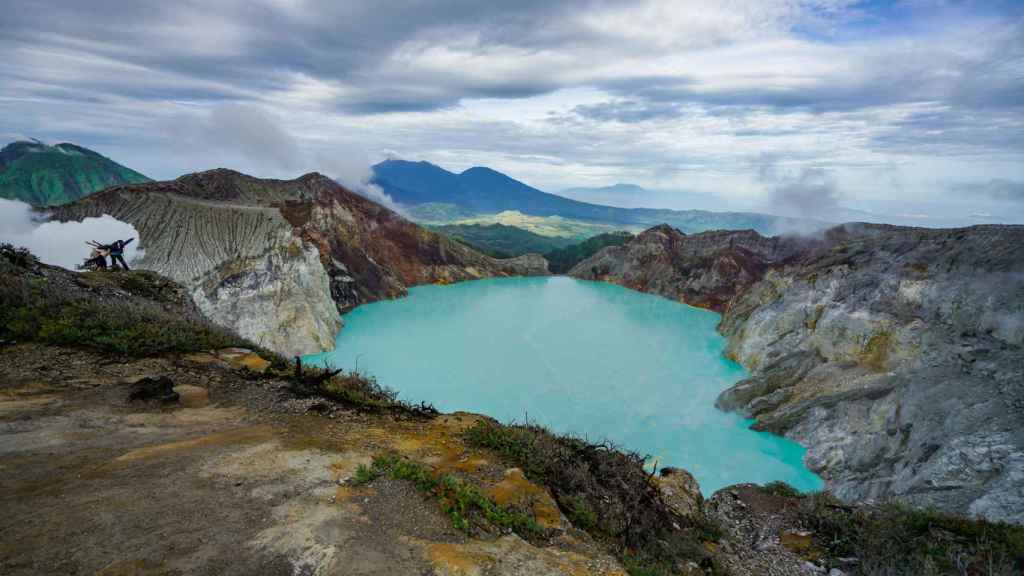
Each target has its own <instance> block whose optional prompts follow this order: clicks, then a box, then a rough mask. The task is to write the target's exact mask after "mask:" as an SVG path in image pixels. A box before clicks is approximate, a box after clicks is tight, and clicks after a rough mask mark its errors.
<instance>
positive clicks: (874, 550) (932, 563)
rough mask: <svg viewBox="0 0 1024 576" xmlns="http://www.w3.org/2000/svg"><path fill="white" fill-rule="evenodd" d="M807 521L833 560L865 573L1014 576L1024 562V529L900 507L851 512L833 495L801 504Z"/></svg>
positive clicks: (808, 498) (907, 575)
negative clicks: (854, 561) (846, 560)
mask: <svg viewBox="0 0 1024 576" xmlns="http://www.w3.org/2000/svg"><path fill="white" fill-rule="evenodd" d="M799 514H800V516H801V521H802V522H803V523H804V524H805V525H807V527H809V528H811V529H812V530H813V531H814V532H815V533H816V534H818V536H819V538H821V539H822V541H823V544H824V545H825V546H826V548H827V549H828V551H829V555H830V556H832V557H855V558H858V559H860V561H861V564H860V566H859V573H861V574H865V575H879V576H881V575H885V576H903V575H906V576H910V575H918V574H937V575H938V574H942V575H945V574H950V575H959V574H979V575H981V574H984V575H986V576H1011V575H1016V574H1018V573H1019V572H1018V571H1017V568H1015V565H1017V566H1019V565H1020V563H1021V562H1024V527H1021V526H1014V525H1011V524H1006V523H1001V522H989V521H985V520H980V519H972V518H966V517H964V516H957V515H953V514H945V513H940V512H936V511H933V510H917V509H912V508H909V507H907V506H903V505H899V504H893V503H889V504H884V505H877V506H864V507H861V508H851V507H848V506H845V505H843V504H842V503H840V502H839V501H838V500H836V499H835V497H833V496H832V495H830V494H827V493H823V494H812V495H810V496H807V497H805V498H802V499H801V501H800V503H799Z"/></svg>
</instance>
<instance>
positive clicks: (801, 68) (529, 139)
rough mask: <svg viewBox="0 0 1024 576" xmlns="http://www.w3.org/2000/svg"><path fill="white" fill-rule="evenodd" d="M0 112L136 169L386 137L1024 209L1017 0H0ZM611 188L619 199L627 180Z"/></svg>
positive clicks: (688, 188) (748, 190) (171, 168)
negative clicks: (0, 55)
mask: <svg viewBox="0 0 1024 576" xmlns="http://www.w3.org/2000/svg"><path fill="white" fill-rule="evenodd" d="M0 14H2V16H0V50H2V53H3V54H4V57H3V58H2V59H0V118H2V119H3V121H2V123H0V137H2V139H3V140H5V141H6V140H12V139H15V138H21V137H36V138H40V139H42V140H44V141H47V142H50V143H55V142H59V141H73V142H76V143H79V144H82V145H85V146H88V147H90V148H93V149H96V150H98V151H100V152H102V153H104V154H107V155H109V156H111V157H112V158H114V159H115V160H118V161H120V162H122V163H124V164H126V165H128V166H130V167H132V168H135V169H137V170H139V171H141V172H143V173H145V174H147V175H149V176H151V177H154V178H160V179H162V178H171V177H175V176H178V175H180V174H182V173H186V172H192V171H196V170H202V169H207V168H213V167H216V166H227V167H231V168H236V169H239V170H242V171H245V172H249V173H253V174H256V175H260V176H273V177H291V176H296V175H298V174H301V173H303V172H307V171H310V170H319V171H321V172H324V173H327V174H329V175H332V176H335V177H338V178H340V179H342V180H343V181H350V182H352V181H356V180H358V179H360V178H361V177H363V175H365V173H366V170H367V166H369V165H370V164H371V163H372V162H376V161H379V160H382V159H384V158H387V157H400V158H406V159H414V160H420V159H424V160H429V161H432V162H435V163H438V164H440V165H442V166H444V167H446V168H448V169H451V170H456V171H458V170H463V169H465V168H468V167H470V166H474V165H487V166H490V167H493V168H495V169H498V170H501V171H503V172H506V173H508V174H510V175H512V176H514V177H517V178H519V179H521V180H524V181H526V182H527V183H530V184H532V185H535V186H537V187H540V188H542V189H546V190H551V191H557V190H560V189H563V188H569V187H578V186H604V185H609V184H614V183H617V182H628V183H634V184H639V185H641V186H644V187H646V188H649V189H654V190H658V191H659V192H657V193H656V194H652V195H651V196H650V197H649V198H645V199H643V200H642V201H640V202H639V203H641V204H643V203H645V202H649V203H655V204H657V205H661V206H667V207H676V208H683V207H687V206H695V205H699V204H700V205H701V207H721V208H744V209H763V210H771V211H776V212H789V213H800V212H803V213H808V214H810V215H819V216H827V215H828V214H827V213H828V212H830V211H836V210H840V209H841V208H842V209H850V210H864V211H869V212H872V213H874V214H876V215H881V216H883V217H885V218H888V219H892V220H895V221H909V222H917V223H920V224H922V225H929V224H931V225H940V224H949V223H958V224H965V223H980V222H993V221H1004V222H1024V6H1022V3H1021V2H1020V1H1000V0H986V1H977V2H974V1H952V0H904V1H893V2H874V1H872V2H857V1H851V0H749V1H747V0H704V1H697V0H674V1H671V0H650V1H636V0H634V1H627V2H619V1H616V0H599V1H588V0H566V1H562V2H551V1H550V0H539V1H535V0H518V1H516V2H481V1H478V0H407V1H387V0H376V1H373V2H370V1H363V0H346V1H344V2H336V1H332V0H323V1H321V0H244V1H243V0H238V1H234V0H221V1H217V2H208V1H205V0H204V1H201V2H200V1H192V0H178V1H175V2H167V1H166V0H134V1H115V0H90V1H88V2H82V1H79V0H34V1H32V2H26V1H13V0H0ZM622 203H623V204H630V205H636V204H637V199H636V198H624V199H623V201H622Z"/></svg>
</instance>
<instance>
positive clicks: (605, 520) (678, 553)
mask: <svg viewBox="0 0 1024 576" xmlns="http://www.w3.org/2000/svg"><path fill="white" fill-rule="evenodd" d="M465 434H466V439H467V442H469V443H470V444H471V445H474V446H478V447H482V448H488V449H490V450H493V451H495V452H497V453H498V454H499V455H500V456H501V457H503V458H504V459H506V460H507V461H509V462H510V463H511V464H513V465H515V466H518V467H519V468H522V469H523V471H524V473H525V474H526V476H527V477H528V478H529V479H530V480H532V481H534V482H536V483H538V484H543V485H545V486H547V487H548V488H549V489H550V490H551V492H552V494H553V495H554V498H555V501H556V502H557V503H558V505H559V508H561V510H562V511H563V513H565V515H566V517H567V518H568V519H569V520H570V521H571V522H572V523H573V524H574V525H575V526H576V527H577V528H580V529H582V530H586V531H587V532H589V533H590V534H591V535H593V536H595V537H596V538H598V539H600V540H603V541H605V542H608V543H610V544H612V545H613V547H615V548H616V550H617V551H618V552H619V556H620V558H622V560H623V563H624V565H626V566H627V567H628V568H629V569H630V573H631V574H634V575H636V574H675V573H677V572H678V570H679V567H680V566H681V565H682V564H685V563H686V562H687V561H693V562H697V563H698V564H700V565H702V566H704V567H706V568H709V569H711V570H712V573H714V574H721V573H723V572H722V570H721V568H719V567H716V566H715V565H714V562H713V559H712V558H711V555H710V553H709V552H708V551H707V549H706V547H705V546H704V543H705V542H714V541H716V540H717V539H718V537H719V536H720V531H719V529H718V527H717V526H716V525H715V524H714V523H712V522H711V521H710V520H708V519H706V518H704V517H695V518H680V517H678V516H676V515H675V514H674V513H672V512H671V510H670V509H669V508H668V506H667V505H666V504H665V502H664V501H663V500H662V497H661V493H660V491H659V490H658V488H657V487H656V486H655V485H654V484H653V483H652V482H651V476H650V474H648V473H647V472H646V471H645V470H644V458H643V457H642V456H640V455H639V454H636V453H632V452H629V453H627V452H621V451H619V450H617V449H616V448H615V447H614V446H612V445H610V444H607V443H603V444H594V443H590V442H587V441H585V440H582V439H579V438H574V437H568V436H557V435H555V434H552V433H551V432H549V431H547V430H545V429H544V428H542V427H539V426H521V425H512V426H507V425H502V424H498V423H494V422H487V421H482V422H478V423H477V424H476V425H474V426H473V427H472V428H470V429H469V430H467V431H466V433H465Z"/></svg>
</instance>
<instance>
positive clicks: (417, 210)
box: [405, 202, 476, 224]
mask: <svg viewBox="0 0 1024 576" xmlns="http://www.w3.org/2000/svg"><path fill="white" fill-rule="evenodd" d="M405 213H406V215H408V217H409V218H411V219H412V220H414V221H416V222H420V223H423V224H434V223H437V224H443V223H445V222H454V221H455V220H460V219H463V218H472V217H473V216H475V215H476V214H475V213H474V212H473V211H471V210H467V209H465V208H462V207H460V206H458V205H456V204H445V203H443V202H426V203H423V204H416V205H415V206H408V207H406V209H405Z"/></svg>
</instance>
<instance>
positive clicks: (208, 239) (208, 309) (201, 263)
mask: <svg viewBox="0 0 1024 576" xmlns="http://www.w3.org/2000/svg"><path fill="white" fill-rule="evenodd" d="M100 214H110V215H112V216H114V217H115V218H118V219H120V220H123V221H125V222H128V223H130V224H132V225H134V226H135V227H136V228H137V229H138V230H139V234H140V236H141V238H140V239H139V242H140V247H141V248H143V249H144V250H145V255H144V256H143V257H142V259H141V260H140V261H139V262H138V263H137V265H138V266H139V267H140V268H145V269H150V270H155V271H157V272H159V273H161V274H163V275H166V276H168V277H170V278H172V279H174V280H176V281H178V282H180V283H182V284H184V285H185V286H187V287H188V289H189V290H190V291H191V292H192V297H193V299H194V300H195V301H196V303H197V304H198V305H199V307H200V309H201V310H202V311H203V313H204V314H206V315H207V316H208V317H210V318H211V319H212V320H214V321H215V322H217V323H219V324H221V325H224V326H227V327H229V328H232V329H233V330H235V331H237V332H238V333H239V334H241V335H243V336H245V337H247V338H249V339H251V340H253V341H254V342H257V343H259V344H262V345H263V346H266V347H267V348H270V349H272V350H275V351H278V352H281V353H283V354H288V355H291V354H305V353H310V352H317V351H322V350H330V349H331V348H332V347H333V345H334V337H335V335H336V333H337V331H338V330H339V329H340V327H341V324H342V320H341V318H340V316H339V312H345V311H347V310H349V309H351V308H352V307H354V306H357V305H359V304H362V303H366V302H372V301H375V300H380V299H382V298H395V297H398V296H402V295H404V294H405V292H406V290H407V288H408V287H409V286H414V285H416V284H423V283H430V282H450V281H458V280H466V279H471V278H483V277H489V276H502V275H525V274H544V273H547V263H546V262H545V261H544V260H543V258H540V257H537V256H526V257H521V258H517V259H513V260H496V259H493V258H489V257H487V256H484V255H482V254H479V253H477V252H475V251H473V250H472V249H469V248H467V247H465V246H462V245H460V244H457V243H454V242H452V241H450V240H448V239H447V238H445V237H442V236H440V235H437V234H434V233H431V232H429V231H427V230H424V229H422V228H420V227H419V226H417V225H415V224H413V223H411V222H408V221H407V220H405V219H403V218H402V217H401V216H399V215H397V214H395V213H394V212H392V211H390V210H388V209H386V208H384V207H382V206H380V205H377V204H375V203H373V202H371V201H370V200H367V199H365V198H363V197H361V196H359V195H357V194H355V193H353V192H350V191H348V190H346V189H345V188H343V187H341V186H339V185H338V184H337V183H335V182H334V181H332V180H330V179H329V178H327V177H325V176H322V175H319V174H307V175H306V176H303V177H301V178H297V179H295V180H290V181H282V180H265V179H259V178H253V177H250V176H246V175H244V174H239V173H237V172H233V171H230V170H223V169H221V170H211V171H208V172H202V173H197V174H189V175H186V176H182V177H181V178H178V179H177V180H173V181H169V182H154V183H149V184H139V185H132V186H118V187H114V188H110V189H107V190H104V191H102V192H100V193H97V194H94V195H92V196H90V197H88V198H85V199H83V200H81V201H79V202H76V203H74V204H71V205H68V206H62V207H60V208H57V209H54V210H53V216H54V217H56V218H58V219H61V220H70V219H74V220H77V219H81V218H84V217H87V216H98V215H100Z"/></svg>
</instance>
